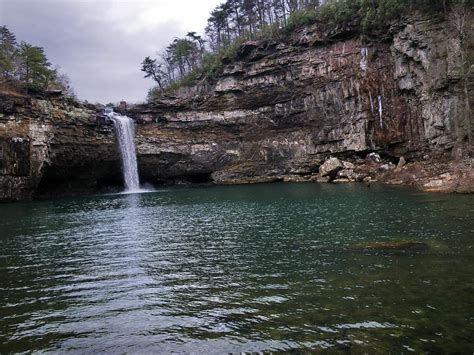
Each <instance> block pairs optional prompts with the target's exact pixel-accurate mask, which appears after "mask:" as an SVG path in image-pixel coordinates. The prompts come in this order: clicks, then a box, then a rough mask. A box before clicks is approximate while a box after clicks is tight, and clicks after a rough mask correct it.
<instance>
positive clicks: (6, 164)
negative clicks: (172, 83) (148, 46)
mask: <svg viewBox="0 0 474 355" xmlns="http://www.w3.org/2000/svg"><path fill="white" fill-rule="evenodd" d="M463 16H464V17H461V14H459V13H457V12H453V13H451V14H450V15H449V17H448V19H447V20H445V21H441V20H437V19H423V18H411V19H406V20H404V21H403V23H400V24H399V25H398V26H397V27H393V28H392V30H391V31H392V32H391V33H388V34H386V35H385V36H384V38H383V39H376V38H368V37H366V36H361V35H360V34H358V33H355V32H352V31H351V30H350V29H342V30H339V31H335V32H333V33H331V34H327V33H322V32H321V31H319V30H318V28H317V27H316V26H314V27H307V28H303V29H301V30H299V31H297V32H295V33H294V34H293V35H292V37H291V39H290V40H288V41H285V42H271V41H253V42H247V43H245V44H244V45H243V46H242V47H240V48H239V52H238V59H237V61H234V62H232V63H229V64H227V65H225V68H224V73H223V74H222V75H221V76H220V77H218V78H217V81H216V82H215V83H214V84H212V85H211V84H209V83H205V82H203V83H199V84H196V85H195V86H193V87H188V88H182V89H180V90H179V92H177V93H176V95H174V96H173V97H166V98H162V99H160V100H157V101H155V102H154V103H153V104H147V105H138V106H135V107H133V108H131V109H130V110H128V111H127V112H126V114H128V115H129V116H131V117H132V118H134V119H135V120H136V122H137V125H136V142H137V150H138V164H139V172H140V176H141V180H142V181H144V182H149V183H152V184H160V183H168V182H176V181H190V182H214V183H238V182H251V181H256V180H258V181H271V180H274V179H281V178H282V177H283V176H309V175H314V174H317V173H318V171H319V167H320V165H321V164H322V163H323V162H324V160H325V159H326V158H327V157H329V156H331V155H332V156H340V157H344V158H345V159H349V160H354V161H355V160H356V159H358V158H361V157H365V156H366V155H367V154H368V153H369V152H374V151H376V152H378V153H379V154H381V155H382V156H383V157H386V158H387V159H388V160H392V161H394V162H396V161H397V160H398V158H399V157H401V156H404V157H405V158H406V159H407V160H412V161H415V160H421V159H428V158H429V159H441V158H447V157H449V158H450V159H459V158H462V157H464V158H465V157H469V156H470V154H471V153H472V139H473V133H474V132H473V129H474V128H473V127H474V118H473V115H472V109H473V107H472V105H473V99H474V97H473V95H474V87H473V86H474V83H473V75H474V74H473V70H472V64H473V63H474V62H473V56H474V44H473V38H474V33H473V28H472V26H473V21H472V19H473V17H472V13H471V12H469V13H467V14H466V13H464V14H463ZM0 112H1V113H0V153H1V154H0V200H18V199H27V198H32V197H34V196H41V195H51V194H55V193H63V192H64V191H68V192H69V193H71V192H72V193H75V192H77V193H81V192H85V191H97V190H98V189H100V188H104V187H106V186H113V185H120V183H121V174H120V163H119V156H118V152H117V148H116V143H115V140H114V133H113V126H112V125H111V124H110V122H107V121H106V119H105V118H104V117H103V116H101V113H100V112H98V111H96V110H94V109H93V108H92V107H85V106H83V105H80V104H77V103H72V102H68V101H67V100H65V99H64V98H60V97H58V98H31V97H22V96H18V95H17V96H15V95H11V94H6V93H4V94H1V95H0Z"/></svg>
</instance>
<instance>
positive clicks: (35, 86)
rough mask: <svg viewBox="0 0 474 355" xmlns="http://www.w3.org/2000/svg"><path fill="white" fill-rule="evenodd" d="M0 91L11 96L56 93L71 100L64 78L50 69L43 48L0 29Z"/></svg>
mask: <svg viewBox="0 0 474 355" xmlns="http://www.w3.org/2000/svg"><path fill="white" fill-rule="evenodd" d="M0 90H1V91H4V92H12V93H19V92H20V93H21V92H24V93H44V92H46V91H52V90H58V91H61V92H62V93H63V94H64V95H66V96H69V97H74V96H75V95H74V91H73V89H72V87H71V84H70V80H69V78H68V76H67V75H66V74H65V73H63V72H61V70H60V68H59V67H55V68H53V67H52V64H51V63H50V62H49V60H48V58H47V57H46V54H45V52H44V49H43V48H42V47H37V46H34V45H32V44H30V43H27V42H25V41H21V42H19V43H18V41H17V39H16V36H15V34H13V33H12V32H11V31H10V30H9V29H8V28H7V27H6V26H0Z"/></svg>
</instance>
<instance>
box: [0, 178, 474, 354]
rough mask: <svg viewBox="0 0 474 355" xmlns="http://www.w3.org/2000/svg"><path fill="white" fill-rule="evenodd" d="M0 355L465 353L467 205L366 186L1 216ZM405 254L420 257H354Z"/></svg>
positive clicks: (192, 196) (201, 195)
mask: <svg viewBox="0 0 474 355" xmlns="http://www.w3.org/2000/svg"><path fill="white" fill-rule="evenodd" d="M0 216H1V217H0V218H1V219H0V245H1V250H2V253H1V256H0V287H1V288H0V349H1V350H2V352H11V351H27V350H52V351H66V350H69V351H71V350H73V351H74V350H75V351H91V352H96V351H110V352H116V351H117V352H119V351H120V352H163V353H169V352H172V351H178V352H198V353H209V352H212V353H223V352H241V351H264V350H269V351H272V350H273V351H285V350H291V349H299V350H310V349H316V350H317V349H331V350H340V351H355V352H358V351H359V352H364V351H367V352H390V351H392V352H396V353H399V352H407V351H411V350H413V351H416V352H448V351H449V352H456V351H457V352H464V353H469V352H472V350H473V349H474V340H473V338H472V334H474V318H473V314H474V306H473V303H472V298H473V294H474V283H473V278H472V272H473V270H474V258H473V254H474V253H473V247H474V241H473V237H474V224H473V223H472V220H473V217H474V200H473V198H472V196H455V195H430V194H422V193H414V192H413V191H412V190H409V189H405V188H396V189H393V188H386V187H372V188H371V189H367V188H366V187H365V186H362V185H347V186H339V185H338V186H333V185H317V184H302V185H288V184H287V185H284V184H276V185H259V186H228V187H215V188H199V189H178V190H172V189H170V190H163V191H158V192H156V193H149V194H131V195H115V196H98V197H96V198H84V199H70V200H59V201H51V202H34V203H23V204H11V205H2V206H0ZM394 240H415V241H419V242H424V243H427V244H428V245H429V250H428V251H424V252H404V253H388V252H384V251H380V252H377V253H370V254H368V253H360V252H359V253H354V252H351V250H350V248H351V246H354V245H364V244H369V243H373V242H384V241H385V242H387V241H394Z"/></svg>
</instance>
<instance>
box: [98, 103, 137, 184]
mask: <svg viewBox="0 0 474 355" xmlns="http://www.w3.org/2000/svg"><path fill="white" fill-rule="evenodd" d="M105 114H106V115H107V116H108V117H109V118H110V119H111V120H112V121H113V123H114V126H115V132H116V135H117V141H118V144H119V148H120V155H121V156H122V171H123V179H124V182H125V189H126V191H128V192H133V191H139V190H140V181H139V179H138V169H137V154H136V149H135V141H134V139H133V138H134V133H135V129H134V126H133V120H132V119H131V118H130V117H127V116H123V115H120V114H118V113H115V112H114V111H113V110H111V109H106V111H105Z"/></svg>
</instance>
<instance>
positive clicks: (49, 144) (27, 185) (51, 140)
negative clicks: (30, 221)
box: [0, 93, 120, 201]
mask: <svg viewBox="0 0 474 355" xmlns="http://www.w3.org/2000/svg"><path fill="white" fill-rule="evenodd" d="M0 102H1V113H0V201H15V200H24V199H31V198H33V197H34V196H37V195H38V193H40V194H41V193H43V192H44V193H45V194H48V195H54V194H55V193H58V194H63V193H64V192H65V191H68V192H74V191H76V192H84V191H90V190H93V189H95V188H96V187H97V183H98V182H99V181H100V180H101V179H110V180H118V181H120V167H119V165H118V161H117V160H118V155H117V151H116V147H115V141H114V135H113V130H112V127H111V126H109V125H98V123H99V121H98V120H99V117H98V114H97V112H95V111H94V110H91V109H88V108H86V107H84V106H81V105H78V104H77V103H71V102H68V100H66V99H64V98H34V97H25V96H21V95H18V94H5V93H3V94H0Z"/></svg>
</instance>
